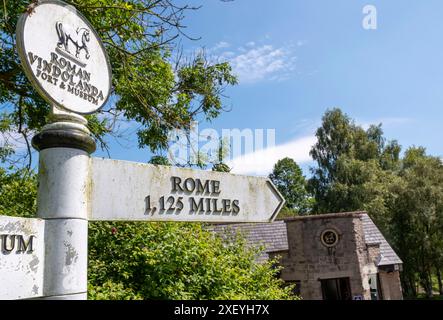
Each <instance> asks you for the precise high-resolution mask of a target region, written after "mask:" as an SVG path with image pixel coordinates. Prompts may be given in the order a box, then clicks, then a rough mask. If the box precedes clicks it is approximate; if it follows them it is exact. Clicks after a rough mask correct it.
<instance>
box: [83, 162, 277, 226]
mask: <svg viewBox="0 0 443 320" xmlns="http://www.w3.org/2000/svg"><path fill="white" fill-rule="evenodd" d="M91 165H92V168H91V172H92V174H91V178H90V179H91V190H90V199H91V201H90V208H89V210H90V211H89V220H132V221H200V222H270V221H273V220H274V219H275V217H276V216H277V214H278V212H279V211H280V209H281V208H282V206H283V205H284V202H285V200H284V199H283V197H282V195H281V194H280V193H279V192H278V190H277V189H276V188H275V186H274V185H273V184H272V182H271V181H270V180H269V179H267V178H262V177H249V176H241V175H234V174H230V173H221V172H212V171H202V170H191V169H183V168H177V167H168V166H156V165H150V164H141V163H133V162H127V161H117V160H107V159H99V158H92V159H91Z"/></svg>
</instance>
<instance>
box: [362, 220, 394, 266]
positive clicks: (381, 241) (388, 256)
mask: <svg viewBox="0 0 443 320" xmlns="http://www.w3.org/2000/svg"><path fill="white" fill-rule="evenodd" d="M361 220H362V223H363V232H364V235H365V242H366V244H378V245H379V246H380V257H379V258H378V263H377V266H386V265H391V264H402V263H403V262H402V261H401V259H400V258H399V257H398V256H397V254H396V253H395V251H394V250H393V249H392V248H391V246H390V245H389V243H388V242H387V241H386V239H385V237H383V235H382V233H381V232H380V230H379V229H378V228H377V226H376V225H375V223H374V222H373V221H372V220H371V218H369V216H368V215H367V214H366V213H364V214H361Z"/></svg>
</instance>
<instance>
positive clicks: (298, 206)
mask: <svg viewBox="0 0 443 320" xmlns="http://www.w3.org/2000/svg"><path fill="white" fill-rule="evenodd" d="M269 178H270V179H271V180H272V182H273V183H274V184H275V186H276V187H277V188H278V190H279V191H280V192H281V194H282V195H283V197H284V198H285V200H286V203H285V209H286V211H283V213H284V214H285V215H289V216H290V215H294V214H306V213H308V212H309V211H310V209H311V207H312V198H311V197H310V195H309V193H308V192H307V190H306V180H305V177H304V176H303V172H302V170H301V169H300V167H299V166H298V164H297V163H296V162H295V161H294V160H293V159H291V158H284V159H281V160H278V161H277V163H276V164H275V165H274V169H273V171H272V173H271V174H270V175H269Z"/></svg>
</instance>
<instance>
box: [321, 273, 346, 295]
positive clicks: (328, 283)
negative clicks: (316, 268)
mask: <svg viewBox="0 0 443 320" xmlns="http://www.w3.org/2000/svg"><path fill="white" fill-rule="evenodd" d="M320 282H321V290H322V294H323V300H351V299H352V295H351V286H350V283H349V278H334V279H321V280H320Z"/></svg>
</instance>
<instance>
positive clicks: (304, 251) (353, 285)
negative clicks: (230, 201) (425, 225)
mask: <svg viewBox="0 0 443 320" xmlns="http://www.w3.org/2000/svg"><path fill="white" fill-rule="evenodd" d="M226 228H229V229H231V230H234V231H240V232H241V233H242V234H243V235H244V236H245V238H246V240H247V242H248V243H249V245H254V246H257V245H262V246H264V247H265V251H264V252H263V255H262V256H260V257H258V259H259V260H263V259H267V258H269V257H271V258H273V257H276V256H279V261H280V264H281V265H282V266H283V269H282V271H281V278H282V279H283V280H285V281H286V282H289V283H294V284H296V290H297V293H299V294H300V296H301V297H302V298H304V299H307V300H311V299H312V300H320V299H327V300H346V299H354V300H361V299H364V300H371V299H372V300H381V299H383V300H390V299H402V290H401V284H400V271H401V268H402V261H401V260H400V258H399V257H398V256H397V254H396V253H395V252H394V250H393V249H392V248H391V246H390V245H389V243H388V242H387V241H386V239H385V238H384V237H383V235H382V234H381V232H380V231H379V229H378V228H377V226H376V225H375V224H374V223H373V221H372V220H371V218H369V216H368V215H367V214H366V212H350V213H334V214H323V215H313V216H301V217H295V218H289V219H284V220H278V221H275V222H272V223H263V224H252V223H251V224H238V225H224V226H221V225H219V226H216V227H215V228H214V229H215V231H217V232H222V231H223V232H226Z"/></svg>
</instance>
